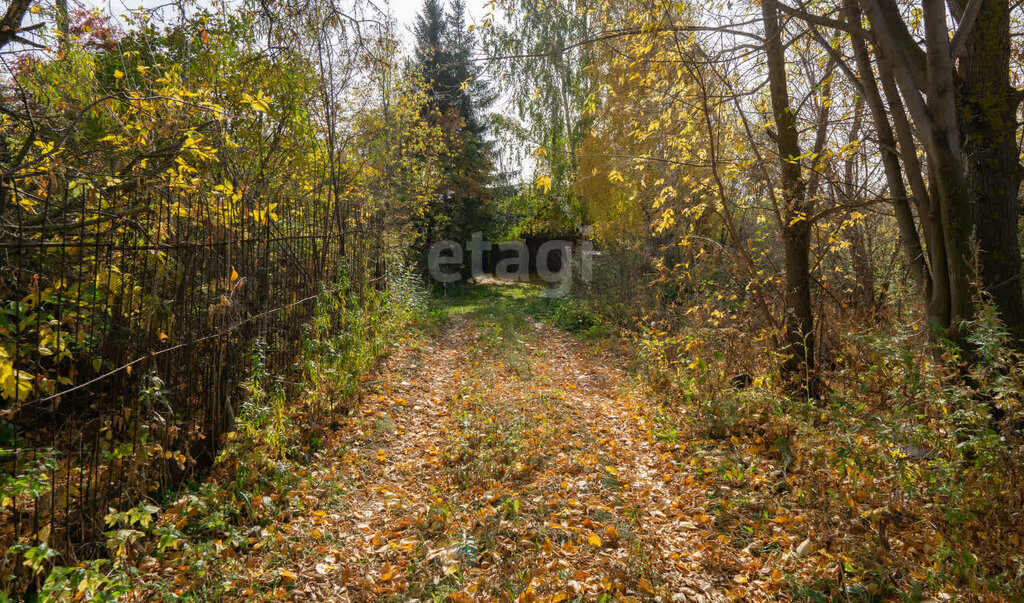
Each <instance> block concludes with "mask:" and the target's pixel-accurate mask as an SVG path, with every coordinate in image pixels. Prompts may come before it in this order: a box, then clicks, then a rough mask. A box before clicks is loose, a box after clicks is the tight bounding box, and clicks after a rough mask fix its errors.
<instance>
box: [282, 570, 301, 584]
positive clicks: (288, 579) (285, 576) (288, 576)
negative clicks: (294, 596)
mask: <svg viewBox="0 0 1024 603" xmlns="http://www.w3.org/2000/svg"><path fill="white" fill-rule="evenodd" d="M297 578H298V577H297V576H296V575H295V574H293V573H292V572H290V571H288V570H281V581H282V582H284V583H285V584H291V583H293V582H295V580H296V579H297Z"/></svg>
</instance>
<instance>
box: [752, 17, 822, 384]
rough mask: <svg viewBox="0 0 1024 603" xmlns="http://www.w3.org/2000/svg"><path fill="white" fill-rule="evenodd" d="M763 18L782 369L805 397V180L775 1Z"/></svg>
mask: <svg viewBox="0 0 1024 603" xmlns="http://www.w3.org/2000/svg"><path fill="white" fill-rule="evenodd" d="M761 14H762V16H763V17H764V33H765V57H766V60H767V65H768V90H769V94H770V95H771V101H772V115H773V117H774V119H775V126H776V127H777V128H778V134H777V137H776V145H777V147H778V152H779V169H780V172H781V178H782V201H783V205H784V206H785V207H784V211H785V214H786V215H785V219H784V221H783V236H782V240H783V247H784V251H785V265H786V276H785V287H786V292H785V320H784V329H785V334H784V336H785V342H786V350H785V352H786V360H785V361H784V362H783V366H782V369H783V372H784V373H785V374H786V375H787V376H788V377H790V378H794V379H798V380H799V382H800V383H801V387H802V389H803V391H804V392H805V393H806V394H807V395H815V394H816V391H815V390H816V387H815V385H814V384H815V379H814V317H813V314H812V308H811V281H810V266H809V263H810V258H809V256H810V253H809V250H810V241H811V223H810V220H811V210H812V209H813V207H812V206H811V202H810V201H809V200H808V199H807V196H806V195H805V187H806V185H805V183H804V179H803V173H802V170H801V165H800V161H799V159H797V158H798V157H800V142H799V138H798V134H797V124H796V114H795V113H794V112H793V109H792V107H791V106H790V103H789V90H788V89H787V87H786V57H785V53H784V50H783V47H782V34H781V31H780V28H779V17H778V6H777V4H776V0H764V1H763V2H762V3H761Z"/></svg>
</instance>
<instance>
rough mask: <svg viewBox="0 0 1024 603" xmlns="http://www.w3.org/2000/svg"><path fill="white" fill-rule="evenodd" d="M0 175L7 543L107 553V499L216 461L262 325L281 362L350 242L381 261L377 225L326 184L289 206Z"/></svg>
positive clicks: (1, 460)
mask: <svg viewBox="0 0 1024 603" xmlns="http://www.w3.org/2000/svg"><path fill="white" fill-rule="evenodd" d="M0 185H2V189H0V190H2V197H0V206H2V207H0V225H2V228H3V230H2V232H0V291H2V294H3V302H2V304H3V305H2V307H0V385H2V386H3V392H2V393H3V397H2V405H0V479H2V484H0V487H2V492H0V494H2V495H3V498H4V500H3V508H2V509H0V526H2V527H0V552H2V551H8V549H9V547H10V546H11V545H12V544H13V543H16V542H18V541H21V542H42V541H45V542H47V543H48V546H49V547H51V548H53V549H56V550H59V551H60V554H61V556H62V558H61V559H60V563H61V564H64V565H67V564H69V563H73V562H74V561H75V560H78V559H83V558H88V557H92V556H96V555H99V554H102V553H103V552H104V548H103V547H104V545H103V542H104V541H103V537H102V532H103V530H104V529H105V526H104V525H103V517H104V515H105V514H106V513H107V509H108V508H110V507H114V508H124V507H127V506H133V505H135V504H138V503H139V502H141V501H142V500H145V499H147V498H150V497H153V496H156V495H158V494H159V493H160V492H161V491H165V490H167V489H173V488H174V487H176V486H177V485H179V484H181V483H182V481H183V480H184V479H187V478H189V477H192V476H195V475H196V474H197V473H199V472H201V471H202V470H203V469H204V468H205V467H208V466H209V465H210V464H211V463H212V462H213V460H214V458H215V455H216V452H217V448H218V443H219V442H220V441H221V439H222V435H223V434H224V433H225V432H226V431H229V430H230V429H231V428H232V423H233V420H234V406H235V405H236V404H237V402H238V397H239V393H240V392H239V383H240V381H241V380H242V379H243V378H244V373H245V370H246V366H245V360H246V358H247V351H248V350H249V349H250V347H251V345H252V342H253V341H254V340H255V339H257V338H259V339H260V340H262V341H263V342H264V345H265V347H266V362H267V366H268V368H269V369H270V370H272V371H275V372H284V371H287V369H288V368H289V367H290V366H292V365H294V363H295V360H296V358H297V355H298V352H299V350H298V346H299V342H300V340H301V329H302V326H303V324H305V323H306V322H307V320H308V318H309V316H310V313H311V309H312V307H313V303H314V301H315V299H316V297H317V296H318V294H319V293H320V292H321V291H323V290H324V288H325V287H326V288H329V287H331V286H333V284H334V283H337V282H338V279H339V277H341V276H342V275H341V274H340V272H341V271H342V270H344V268H343V266H344V265H345V262H344V261H342V258H345V257H346V255H347V256H349V260H350V261H351V260H353V258H354V259H355V261H356V262H358V263H359V264H360V267H359V270H361V271H362V273H363V274H367V273H371V274H372V273H373V272H374V271H375V270H379V266H374V265H373V262H369V261H367V259H366V258H371V257H373V255H374V254H373V253H371V250H370V247H372V246H373V237H368V236H365V235H363V234H360V233H359V232H356V233H353V232H348V233H346V232H345V231H344V229H345V224H346V222H347V221H348V220H350V219H352V216H348V215H346V212H347V211H353V210H352V208H346V207H344V204H343V203H341V202H337V201H331V200H330V197H329V196H328V195H327V194H326V193H316V194H318V195H321V196H320V197H315V198H309V199H304V200H303V201H302V202H301V206H300V207H299V206H294V207H289V201H288V200H285V199H267V198H266V197H264V198H263V199H259V200H255V199H246V198H244V196H241V195H236V196H231V195H216V196H199V195H195V196H193V195H177V194H174V193H173V192H168V191H165V192H162V193H158V194H156V195H153V194H144V193H143V192H141V191H136V192H127V191H126V192H124V193H118V194H117V195H115V196H113V197H111V196H109V195H108V196H106V197H105V198H104V199H103V200H102V201H101V200H98V199H97V198H96V197H95V195H93V194H92V193H89V192H86V191H78V190H76V189H75V187H74V185H73V184H70V185H63V184H62V185H60V188H61V189H62V190H60V191H59V194H52V191H53V189H54V188H55V187H51V190H50V192H51V194H49V195H47V196H45V197H39V196H35V197H33V196H31V195H30V193H28V192H26V191H25V190H24V189H23V188H22V187H19V186H18V182H17V181H16V180H7V181H6V182H0ZM111 199H113V200H111ZM356 218H358V216H356ZM352 223H356V224H358V223H359V220H358V219H354V220H353V222H352ZM346 244H347V245H348V246H349V248H348V249H346ZM353 250H359V251H360V253H361V258H360V257H359V255H358V254H356V253H355V252H354V251H353ZM2 559H3V561H2V564H3V567H2V568H0V571H2V572H3V574H2V575H4V576H12V575H14V574H16V573H18V571H19V566H20V565H21V560H20V559H18V558H17V555H11V554H3V557H2Z"/></svg>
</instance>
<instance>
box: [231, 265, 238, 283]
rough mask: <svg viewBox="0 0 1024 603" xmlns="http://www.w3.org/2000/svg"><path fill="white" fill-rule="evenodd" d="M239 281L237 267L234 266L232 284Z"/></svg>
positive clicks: (232, 268)
mask: <svg viewBox="0 0 1024 603" xmlns="http://www.w3.org/2000/svg"><path fill="white" fill-rule="evenodd" d="M237 280H238V273H237V272H235V267H234V266H232V267H231V282H232V283H233V282H235V281H237Z"/></svg>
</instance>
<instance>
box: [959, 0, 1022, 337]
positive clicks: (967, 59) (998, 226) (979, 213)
mask: <svg viewBox="0 0 1024 603" xmlns="http://www.w3.org/2000/svg"><path fill="white" fill-rule="evenodd" d="M959 71H960V84H961V87H960V91H959V92H960V94H959V98H958V100H959V109H960V118H961V120H962V122H961V123H962V125H963V134H964V135H963V140H962V141H961V144H962V145H963V147H962V148H963V163H964V171H965V174H966V176H967V189H968V195H969V197H970V199H971V200H972V201H973V210H974V223H975V228H976V233H977V239H978V247H979V249H980V262H979V263H980V270H981V275H980V276H981V282H982V285H983V286H984V288H985V290H986V291H987V292H988V293H989V294H990V295H991V296H992V299H993V300H994V301H995V303H996V305H997V306H998V308H999V312H1000V316H1001V317H1002V319H1003V320H1004V321H1005V322H1006V324H1007V325H1008V326H1009V327H1010V328H1011V330H1012V331H1014V335H1015V336H1016V337H1017V338H1018V339H1019V338H1020V337H1021V336H1022V335H1024V333H1022V330H1024V329H1022V328H1024V308H1022V301H1021V282H1020V278H1019V275H1020V269H1021V262H1020V251H1019V248H1018V246H1017V190H1018V188H1019V187H1020V179H1021V171H1020V164H1019V161H1018V158H1017V145H1016V139H1017V120H1016V110H1017V99H1018V96H1017V91H1016V90H1014V89H1013V88H1011V86H1010V7H1009V2H1008V1H1007V0H984V2H982V3H981V6H980V8H979V10H978V14H977V18H976V20H975V22H974V26H973V28H972V29H971V30H970V33H969V35H968V37H967V38H966V40H965V44H964V48H963V52H962V53H961V55H960V68H959Z"/></svg>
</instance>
